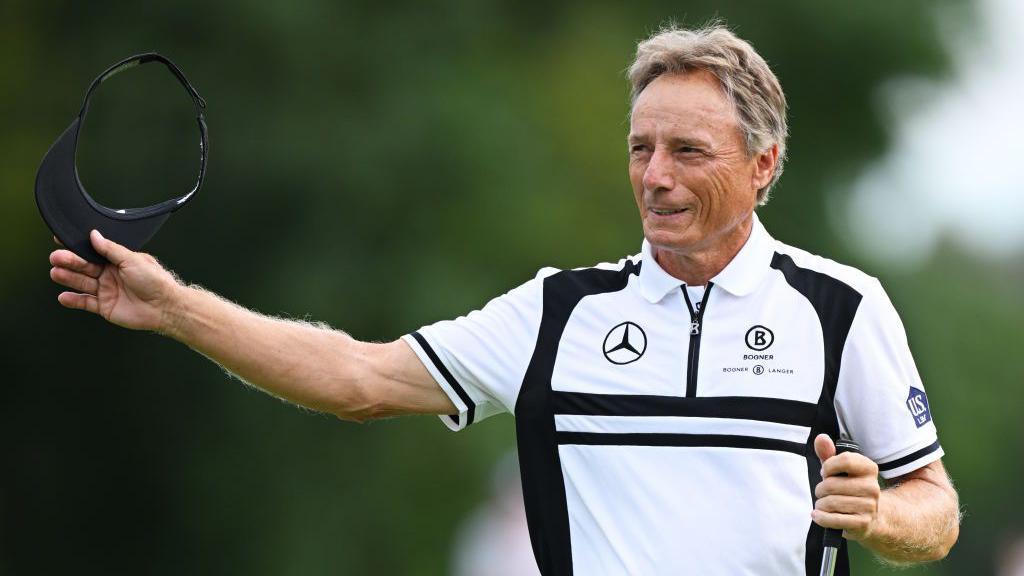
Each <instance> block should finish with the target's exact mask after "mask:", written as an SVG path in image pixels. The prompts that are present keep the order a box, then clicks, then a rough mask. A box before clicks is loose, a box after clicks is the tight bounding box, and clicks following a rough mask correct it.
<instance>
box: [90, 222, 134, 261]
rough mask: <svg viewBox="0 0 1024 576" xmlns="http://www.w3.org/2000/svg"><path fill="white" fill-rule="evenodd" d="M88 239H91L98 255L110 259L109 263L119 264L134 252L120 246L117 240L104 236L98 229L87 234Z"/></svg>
mask: <svg viewBox="0 0 1024 576" xmlns="http://www.w3.org/2000/svg"><path fill="white" fill-rule="evenodd" d="M89 240H90V241H92V247H93V248H95V249H96V251H97V252H99V253H100V256H103V257H104V258H106V259H107V260H110V263H111V264H113V265H115V266H120V265H121V264H122V263H124V261H125V260H127V259H128V258H130V257H131V255H132V254H134V252H132V251H131V250H129V249H127V248H125V247H124V246H121V245H120V244H118V243H117V242H114V241H113V240H107V239H106V238H104V237H103V235H102V234H100V231H99V230H93V231H92V232H91V233H90V234H89Z"/></svg>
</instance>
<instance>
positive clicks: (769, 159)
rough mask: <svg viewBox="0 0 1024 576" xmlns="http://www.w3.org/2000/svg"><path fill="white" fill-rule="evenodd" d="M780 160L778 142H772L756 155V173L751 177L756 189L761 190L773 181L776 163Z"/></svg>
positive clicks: (751, 182)
mask: <svg viewBox="0 0 1024 576" xmlns="http://www.w3.org/2000/svg"><path fill="white" fill-rule="evenodd" d="M778 162H779V145H778V144H772V145H771V146H770V147H769V148H768V149H767V150H765V151H764V152H761V153H758V154H756V155H755V156H754V173H753V174H752V176H751V179H750V184H751V185H752V186H753V187H754V190H760V189H761V188H764V187H765V186H767V185H768V183H769V182H771V181H772V176H774V175H775V165H776V164H778Z"/></svg>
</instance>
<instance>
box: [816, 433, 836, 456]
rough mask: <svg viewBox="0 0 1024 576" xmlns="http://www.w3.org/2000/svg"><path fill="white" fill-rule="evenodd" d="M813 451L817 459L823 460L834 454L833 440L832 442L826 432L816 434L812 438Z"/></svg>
mask: <svg viewBox="0 0 1024 576" xmlns="http://www.w3.org/2000/svg"><path fill="white" fill-rule="evenodd" d="M814 453H815V454H817V455H818V460H821V461H822V462H825V461H826V460H828V459H829V458H831V457H833V456H835V455H836V445H835V442H832V438H830V437H829V435H828V434H818V435H817V436H816V437H815V438H814Z"/></svg>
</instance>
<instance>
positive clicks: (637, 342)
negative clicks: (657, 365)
mask: <svg viewBox="0 0 1024 576" xmlns="http://www.w3.org/2000/svg"><path fill="white" fill-rule="evenodd" d="M602 349H603V350H604V357H605V358H607V359H608V361H609V362H611V363H612V364H629V363H630V362H636V361H637V360H639V359H640V357H641V356H643V355H644V352H645V351H646V350H647V334H646V333H644V329H643V328H641V327H640V326H639V325H637V324H636V323H634V322H628V321H627V322H623V323H621V324H617V325H616V326H615V327H614V328H612V329H611V330H609V331H608V335H607V336H605V337H604V344H603V345H602Z"/></svg>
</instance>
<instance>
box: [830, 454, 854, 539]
mask: <svg viewBox="0 0 1024 576" xmlns="http://www.w3.org/2000/svg"><path fill="white" fill-rule="evenodd" d="M844 452H856V453H857V454H860V446H858V445H857V443H856V442H854V441H853V440H839V441H838V442H836V456H838V455H840V454H842V453H844ZM842 476H846V474H845V473H843V474H842ZM842 543H843V531H842V530H840V529H839V528H826V529H825V541H824V545H825V546H831V547H833V548H839V546H840V545H841V544H842Z"/></svg>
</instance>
